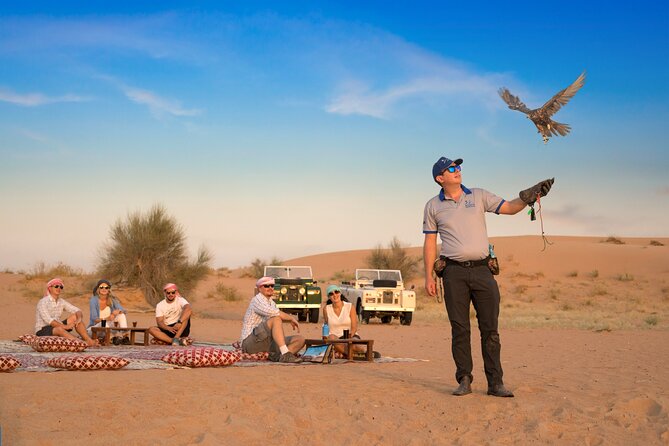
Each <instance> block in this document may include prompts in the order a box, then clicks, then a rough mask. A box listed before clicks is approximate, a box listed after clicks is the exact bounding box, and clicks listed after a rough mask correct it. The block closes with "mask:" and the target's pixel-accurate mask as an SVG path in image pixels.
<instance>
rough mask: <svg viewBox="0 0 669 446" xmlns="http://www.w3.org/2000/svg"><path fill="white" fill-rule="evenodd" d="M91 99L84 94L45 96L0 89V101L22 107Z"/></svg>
mask: <svg viewBox="0 0 669 446" xmlns="http://www.w3.org/2000/svg"><path fill="white" fill-rule="evenodd" d="M90 100H91V99H90V98H88V97H85V96H78V95H75V94H65V95H62V96H47V95H45V94H42V93H27V94H19V93H15V92H13V91H11V90H7V89H0V101H4V102H9V103H10V104H14V105H21V106H23V107H37V106H40V105H46V104H54V103H57V102H85V101H90Z"/></svg>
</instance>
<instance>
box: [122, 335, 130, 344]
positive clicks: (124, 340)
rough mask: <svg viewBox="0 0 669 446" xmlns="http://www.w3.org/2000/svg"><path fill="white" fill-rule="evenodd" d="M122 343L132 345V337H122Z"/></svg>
mask: <svg viewBox="0 0 669 446" xmlns="http://www.w3.org/2000/svg"><path fill="white" fill-rule="evenodd" d="M121 344H123V345H130V338H129V337H127V336H123V338H122V339H121Z"/></svg>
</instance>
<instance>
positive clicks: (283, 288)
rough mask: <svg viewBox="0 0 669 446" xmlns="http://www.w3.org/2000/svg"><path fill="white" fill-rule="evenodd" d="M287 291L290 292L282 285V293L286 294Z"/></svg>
mask: <svg viewBox="0 0 669 446" xmlns="http://www.w3.org/2000/svg"><path fill="white" fill-rule="evenodd" d="M287 292H288V288H286V287H285V286H284V287H281V294H286V293H287Z"/></svg>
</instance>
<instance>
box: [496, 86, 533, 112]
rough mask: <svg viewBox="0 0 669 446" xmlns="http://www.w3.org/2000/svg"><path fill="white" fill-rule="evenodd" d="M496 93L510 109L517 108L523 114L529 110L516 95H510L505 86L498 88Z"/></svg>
mask: <svg viewBox="0 0 669 446" xmlns="http://www.w3.org/2000/svg"><path fill="white" fill-rule="evenodd" d="M498 93H499V96H500V97H501V98H502V99H503V100H504V102H506V104H507V105H508V106H509V108H510V109H511V110H517V111H519V112H523V113H525V114H527V113H529V112H530V111H531V110H530V109H529V108H527V106H526V105H525V104H523V101H521V100H520V98H519V97H518V96H514V95H512V94H511V92H510V91H509V90H508V89H507V88H500V89H499V91H498Z"/></svg>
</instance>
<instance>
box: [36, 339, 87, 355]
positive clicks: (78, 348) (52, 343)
mask: <svg viewBox="0 0 669 446" xmlns="http://www.w3.org/2000/svg"><path fill="white" fill-rule="evenodd" d="M30 346H31V347H32V348H33V350H36V351H38V352H83V351H84V350H86V347H88V345H87V344H86V343H85V342H84V341H81V340H79V339H69V338H61V337H60V336H37V339H35V340H34V341H33V342H32V344H30Z"/></svg>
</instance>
